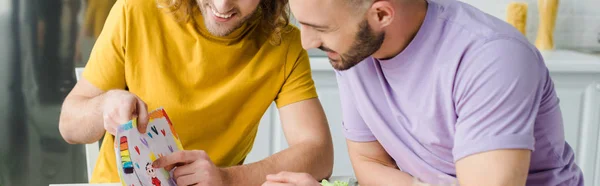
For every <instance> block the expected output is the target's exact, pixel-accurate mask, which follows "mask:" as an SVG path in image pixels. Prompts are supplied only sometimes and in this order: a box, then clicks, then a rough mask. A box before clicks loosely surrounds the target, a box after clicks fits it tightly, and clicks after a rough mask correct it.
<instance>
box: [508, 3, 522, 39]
mask: <svg viewBox="0 0 600 186" xmlns="http://www.w3.org/2000/svg"><path fill="white" fill-rule="evenodd" d="M506 22H508V23H509V24H511V25H513V26H514V27H515V28H517V30H519V31H520V32H521V33H522V34H523V35H525V34H526V33H527V32H526V29H525V28H526V27H527V3H524V2H511V3H509V4H508V7H507V10H506Z"/></svg>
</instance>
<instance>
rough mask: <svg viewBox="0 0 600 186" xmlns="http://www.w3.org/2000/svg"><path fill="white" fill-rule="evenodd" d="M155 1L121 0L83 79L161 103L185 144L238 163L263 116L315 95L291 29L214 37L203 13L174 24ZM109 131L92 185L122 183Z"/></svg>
mask: <svg viewBox="0 0 600 186" xmlns="http://www.w3.org/2000/svg"><path fill="white" fill-rule="evenodd" d="M155 2H156V1H154V0H118V1H117V2H116V3H115V5H114V7H113V8H112V10H111V12H110V14H109V16H108V19H107V22H106V24H105V25H104V29H103V31H102V33H101V34H100V37H99V38H98V40H97V41H96V44H95V46H94V49H93V50H92V54H91V57H90V60H89V62H88V63H87V66H86V67H85V70H84V72H83V77H84V78H85V79H87V80H88V81H90V82H91V83H92V84H93V85H95V86H96V87H98V88H100V89H102V90H105V91H107V90H111V89H125V88H127V89H128V90H129V91H130V92H132V93H134V94H136V95H138V96H139V97H140V98H141V99H142V100H144V101H145V102H146V103H147V104H148V107H149V109H151V110H153V109H156V108H158V107H163V108H164V109H165V111H166V112H167V113H168V114H169V117H170V118H171V120H172V122H173V125H174V128H175V130H176V132H177V133H178V134H179V137H180V139H181V142H182V144H183V147H184V149H188V150H190V149H201V150H205V151H206V152H207V153H208V154H209V156H210V158H211V159H212V161H213V162H214V163H215V164H216V165H217V166H221V167H226V166H233V165H239V164H242V163H243V161H244V158H245V157H246V155H247V154H248V152H249V151H250V150H251V148H252V144H253V142H254V138H255V136H256V132H257V129H258V123H259V121H260V118H261V117H262V115H263V114H264V112H265V111H266V110H267V108H268V107H269V105H270V104H271V103H272V102H273V101H275V103H276V104H277V106H278V107H282V106H285V105H288V104H291V103H294V102H298V101H302V100H306V99H310V98H315V97H317V93H316V91H315V87H314V82H313V80H312V77H311V70H310V64H309V60H308V55H307V53H306V51H305V50H303V49H302V47H301V44H300V32H299V30H298V29H297V28H295V27H293V26H291V25H290V26H289V27H290V30H291V31H290V32H287V33H286V34H284V35H283V36H282V38H283V40H282V42H281V44H280V45H278V46H275V45H272V44H270V42H269V40H268V37H266V36H265V34H263V33H262V32H261V29H260V28H258V27H257V25H256V24H255V22H253V23H248V24H246V25H244V26H242V27H241V28H240V29H238V30H236V31H235V32H234V33H232V34H231V35H229V36H227V37H214V36H212V35H210V34H209V33H208V32H207V31H206V30H205V28H204V23H202V17H201V15H196V16H195V18H194V19H192V21H189V22H180V21H177V20H176V19H175V18H174V17H173V15H172V14H168V13H165V12H164V11H163V10H160V9H158V8H157V6H156V3H155ZM113 138H114V137H113V136H112V135H110V134H108V133H107V134H106V135H105V138H104V141H103V143H102V147H101V149H100V157H99V158H98V161H97V163H96V167H95V169H94V172H93V175H92V180H91V181H92V183H100V182H119V177H118V174H117V168H116V159H115V152H114V149H113Z"/></svg>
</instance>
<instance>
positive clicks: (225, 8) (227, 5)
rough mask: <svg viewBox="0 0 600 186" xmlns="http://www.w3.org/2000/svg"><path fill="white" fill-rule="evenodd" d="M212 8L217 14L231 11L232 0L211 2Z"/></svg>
mask: <svg viewBox="0 0 600 186" xmlns="http://www.w3.org/2000/svg"><path fill="white" fill-rule="evenodd" d="M213 8H214V9H216V10H217V11H218V12H219V13H223V14H224V13H227V12H229V11H231V9H233V6H232V0H213Z"/></svg>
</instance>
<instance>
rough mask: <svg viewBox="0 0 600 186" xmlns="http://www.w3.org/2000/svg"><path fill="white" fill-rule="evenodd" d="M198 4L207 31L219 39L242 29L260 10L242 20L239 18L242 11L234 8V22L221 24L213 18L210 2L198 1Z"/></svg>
mask: <svg viewBox="0 0 600 186" xmlns="http://www.w3.org/2000/svg"><path fill="white" fill-rule="evenodd" d="M196 2H197V3H198V5H199V6H200V10H201V11H200V13H202V17H203V19H204V27H206V30H208V32H209V33H210V34H212V35H214V36H217V37H223V36H227V35H229V34H231V33H233V32H234V31H235V30H237V29H239V28H240V27H242V26H243V25H244V24H245V23H246V22H247V21H248V20H249V19H250V18H252V17H253V16H254V15H255V14H256V13H257V10H258V8H256V9H255V10H254V11H253V12H252V13H250V14H248V15H246V16H244V17H242V18H238V16H240V14H241V12H240V11H239V10H240V9H239V8H237V7H234V8H233V10H234V12H235V15H234V16H235V17H233V20H230V21H228V22H225V23H220V22H217V21H215V20H214V19H213V18H212V16H213V15H212V10H211V7H212V5H209V2H204V1H203V0H197V1H196Z"/></svg>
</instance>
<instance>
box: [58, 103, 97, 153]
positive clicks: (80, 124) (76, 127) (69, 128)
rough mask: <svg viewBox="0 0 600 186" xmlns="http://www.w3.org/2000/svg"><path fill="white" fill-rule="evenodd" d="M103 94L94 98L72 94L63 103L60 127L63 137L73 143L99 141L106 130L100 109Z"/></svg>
mask: <svg viewBox="0 0 600 186" xmlns="http://www.w3.org/2000/svg"><path fill="white" fill-rule="evenodd" d="M101 102H102V95H100V96H96V97H94V98H84V97H79V96H70V97H67V99H65V102H64V103H63V106H62V109H61V113H60V121H59V129H60V133H61V135H62V137H63V138H64V139H65V141H67V143H71V144H86V143H93V142H95V141H98V140H99V139H100V138H101V137H102V135H103V134H104V132H105V130H104V127H103V125H102V122H103V119H102V114H101V111H100V109H101V108H100V105H101Z"/></svg>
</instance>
